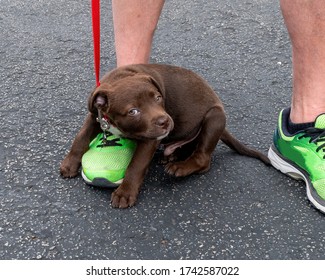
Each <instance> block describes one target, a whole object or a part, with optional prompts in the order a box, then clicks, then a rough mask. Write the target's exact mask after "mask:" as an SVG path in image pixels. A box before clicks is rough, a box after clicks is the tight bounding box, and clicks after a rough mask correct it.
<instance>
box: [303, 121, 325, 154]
mask: <svg viewBox="0 0 325 280" xmlns="http://www.w3.org/2000/svg"><path fill="white" fill-rule="evenodd" d="M306 137H309V138H310V140H309V143H314V144H316V145H317V146H318V147H317V149H316V152H319V151H320V150H321V149H322V150H323V152H325V129H321V128H315V127H310V128H307V129H305V130H304V131H303V134H302V135H301V136H299V137H298V139H301V138H306ZM319 144H320V145H319ZM323 158H324V159H325V155H324V156H323Z"/></svg>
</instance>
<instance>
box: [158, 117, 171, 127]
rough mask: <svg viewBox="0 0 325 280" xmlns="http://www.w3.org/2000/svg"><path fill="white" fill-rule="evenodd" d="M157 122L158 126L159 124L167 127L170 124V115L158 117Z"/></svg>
mask: <svg viewBox="0 0 325 280" xmlns="http://www.w3.org/2000/svg"><path fill="white" fill-rule="evenodd" d="M155 124H156V126H159V127H161V128H165V127H167V126H168V124H169V120H168V117H167V116H161V117H159V118H157V119H156V122H155Z"/></svg>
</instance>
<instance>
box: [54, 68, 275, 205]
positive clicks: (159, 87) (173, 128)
mask: <svg viewBox="0 0 325 280" xmlns="http://www.w3.org/2000/svg"><path fill="white" fill-rule="evenodd" d="M88 107H89V114H88V115H87V117H86V120H85V122H84V125H83V126H82V128H81V130H80V132H79V133H78V134H77V136H76V138H75V140H74V142H73V144H72V148H71V151H70V152H69V153H68V155H67V156H66V158H65V159H64V160H63V162H62V164H61V167H60V171H61V174H62V175H63V176H64V177H74V176H76V175H77V174H78V170H79V167H80V162H81V157H82V155H83V154H84V153H85V152H86V151H87V149H88V145H89V143H90V141H91V140H92V139H93V138H94V137H95V136H96V135H97V134H98V133H99V132H100V131H101V130H100V127H99V124H98V123H97V122H96V117H97V110H98V109H99V110H100V111H101V112H102V113H103V114H104V115H106V116H108V118H109V119H110V122H111V124H112V126H114V127H116V128H117V129H118V131H119V133H121V134H122V135H123V136H124V137H128V138H132V139H135V140H136V141H137V148H136V151H135V153H134V156H133V158H132V160H131V163H130V165H129V166H128V168H127V171H126V174H125V178H124V180H123V183H122V184H121V185H120V186H119V187H118V188H117V189H116V190H115V191H114V192H113V193H112V200H111V202H112V205H113V207H119V208H126V207H130V206H133V205H134V204H135V202H136V200H137V196H138V193H139V190H140V186H141V184H142V182H143V179H144V176H145V174H146V172H147V169H148V166H149V164H150V161H151V159H152V157H153V155H154V153H155V151H156V149H157V147H158V146H159V144H161V143H163V144H165V155H166V157H169V159H171V158H173V159H174V160H175V155H176V154H177V153H176V151H178V155H177V156H176V158H180V156H181V158H183V159H182V160H179V161H170V160H169V161H168V163H167V164H166V167H165V170H166V172H167V173H168V174H171V175H174V176H177V177H181V176H187V175H190V174H192V173H202V172H206V171H208V170H209V168H210V161H211V154H212V152H213V151H214V149H215V147H216V145H217V143H218V141H219V139H221V140H222V141H223V142H224V143H225V144H226V145H228V146H229V147H230V148H232V149H234V150H235V151H237V152H238V153H240V154H242V155H246V156H250V157H255V158H258V159H260V160H261V161H263V162H264V163H266V164H269V160H268V158H267V157H266V156H265V155H263V154H262V153H260V152H258V151H255V150H253V149H250V148H248V147H246V146H245V145H243V144H242V143H240V142H239V141H238V140H237V139H235V138H234V137H233V136H232V135H231V134H230V133H229V132H228V131H227V130H226V129H225V126H226V117H225V112H224V109H223V106H222V103H221V101H220V99H219V98H218V96H217V95H216V93H215V92H214V91H213V90H212V88H211V87H210V86H209V85H208V84H207V82H206V81H205V80H203V79H202V78H201V77H200V76H198V75H197V74H195V73H193V72H192V71H189V70H187V69H184V68H180V67H175V66H170V65H152V64H148V65H144V64H141V65H131V66H126V67H121V68H118V69H115V70H113V71H111V72H110V73H108V74H107V75H106V76H104V78H103V79H102V81H101V85H100V86H99V87H98V88H96V89H95V90H94V91H93V92H92V94H91V96H90V98H89V104H88ZM179 147H182V148H179ZM177 148H178V149H177Z"/></svg>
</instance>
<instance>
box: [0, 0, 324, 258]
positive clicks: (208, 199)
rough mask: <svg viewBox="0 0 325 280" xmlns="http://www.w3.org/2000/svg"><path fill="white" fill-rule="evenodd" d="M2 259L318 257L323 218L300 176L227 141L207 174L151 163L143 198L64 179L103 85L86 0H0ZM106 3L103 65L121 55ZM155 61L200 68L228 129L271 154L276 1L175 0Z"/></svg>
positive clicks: (286, 88) (286, 67) (278, 51)
mask: <svg viewBox="0 0 325 280" xmlns="http://www.w3.org/2000/svg"><path fill="white" fill-rule="evenodd" d="M0 3H1V5H0V56H1V68H0V85H1V104H0V117H1V135H0V154H1V156H0V199H1V200H0V203H1V204H0V259H322V258H324V241H325V240H324V229H325V222H324V215H322V214H321V213H319V212H318V211H316V210H315V209H314V208H313V207H312V206H311V205H310V203H309V202H308V200H307V198H306V195H305V186H304V184H303V183H301V182H296V181H293V180H292V179H290V178H287V177H286V176H284V175H282V174H280V173H278V172H277V171H276V170H274V169H273V168H268V167H266V166H264V165H263V164H262V163H260V162H259V161H257V160H254V159H251V158H247V157H242V156H239V155H237V154H235V153H233V152H232V151H230V150H229V149H228V148H227V147H226V146H224V145H219V146H218V147H217V149H216V152H215V153H214V155H213V162H212V168H211V171H210V172H209V173H207V174H205V175H197V176H190V177H188V178H185V179H174V178H171V177H169V176H168V175H166V174H165V173H164V172H163V167H162V166H159V165H158V164H157V161H156V160H154V161H153V163H152V165H151V169H150V171H149V174H148V176H147V177H146V179H145V182H144V185H143V188H142V192H141V195H140V197H139V201H138V204H137V206H136V207H133V208H131V209H128V210H117V209H113V208H111V206H110V203H109V200H110V194H111V191H110V190H100V189H96V188H92V187H89V186H87V185H85V184H84V183H83V181H82V179H81V177H80V176H79V177H77V178H75V179H71V180H65V179H62V178H61V177H60V176H59V171H58V167H59V164H60V161H61V160H62V159H63V157H64V155H65V154H66V153H67V151H68V149H69V148H70V145H71V142H72V140H73V138H74V136H75V134H76V132H77V131H78V129H79V128H80V126H81V124H82V122H83V119H84V117H85V114H86V112H87V108H86V100H87V97H88V94H89V93H90V90H91V88H92V87H93V86H94V83H95V82H94V73H93V50H92V35H91V21H90V6H89V1H81V0H68V1H66V0H57V1H37V0H30V1H21V0H14V1H11V0H1V1H0ZM110 5H111V3H110V1H102V69H103V72H104V71H107V70H109V69H112V68H113V67H114V65H115V54H114V43H113V33H112V21H111V18H112V16H111V11H110V7H111V6H110ZM152 62H155V63H169V64H174V65H179V66H183V67H187V68H190V69H192V70H194V71H196V72H198V73H199V74H201V75H202V76H204V77H205V78H206V79H207V80H208V81H209V82H210V84H211V85H212V87H213V88H214V89H215V90H216V91H217V92H218V94H219V95H220V97H221V99H222V100H223V102H224V104H225V108H226V112H227V116H228V127H229V130H230V131H232V132H233V134H235V135H236V136H237V137H238V138H239V139H241V140H242V141H244V142H245V143H247V144H248V145H250V146H252V147H255V148H258V149H260V150H262V151H265V152H266V151H267V149H268V147H269V146H270V144H271V141H272V134H273V130H274V128H275V125H276V122H277V115H278V112H279V111H280V109H282V108H284V107H287V106H289V105H290V93H291V58H290V43H289V39H288V36H287V32H286V29H285V27H284V24H283V20H282V17H281V14H280V9H279V4H278V1H276V0H272V1H266V0H234V1H227V0H219V1H215V0H204V1H185V0H183V1H171V0H169V1H166V4H165V7H164V11H163V14H162V16H161V20H160V22H159V26H158V29H157V32H156V36H155V43H154V47H153V51H152Z"/></svg>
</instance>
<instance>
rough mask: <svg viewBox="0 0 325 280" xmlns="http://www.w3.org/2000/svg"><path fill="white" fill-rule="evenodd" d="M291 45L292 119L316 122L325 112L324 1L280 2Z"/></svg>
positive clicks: (297, 121)
mask: <svg viewBox="0 0 325 280" xmlns="http://www.w3.org/2000/svg"><path fill="white" fill-rule="evenodd" d="M280 4H281V9H282V13H283V17H284V21H285V24H286V26H287V29H288V32H289V36H290V39H291V42H292V65H293V94H292V106H291V113H290V118H291V120H292V122H294V123H304V122H313V121H314V120H315V118H316V117H317V116H318V115H319V114H321V113H324V112H325V1H319V0H281V1H280Z"/></svg>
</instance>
